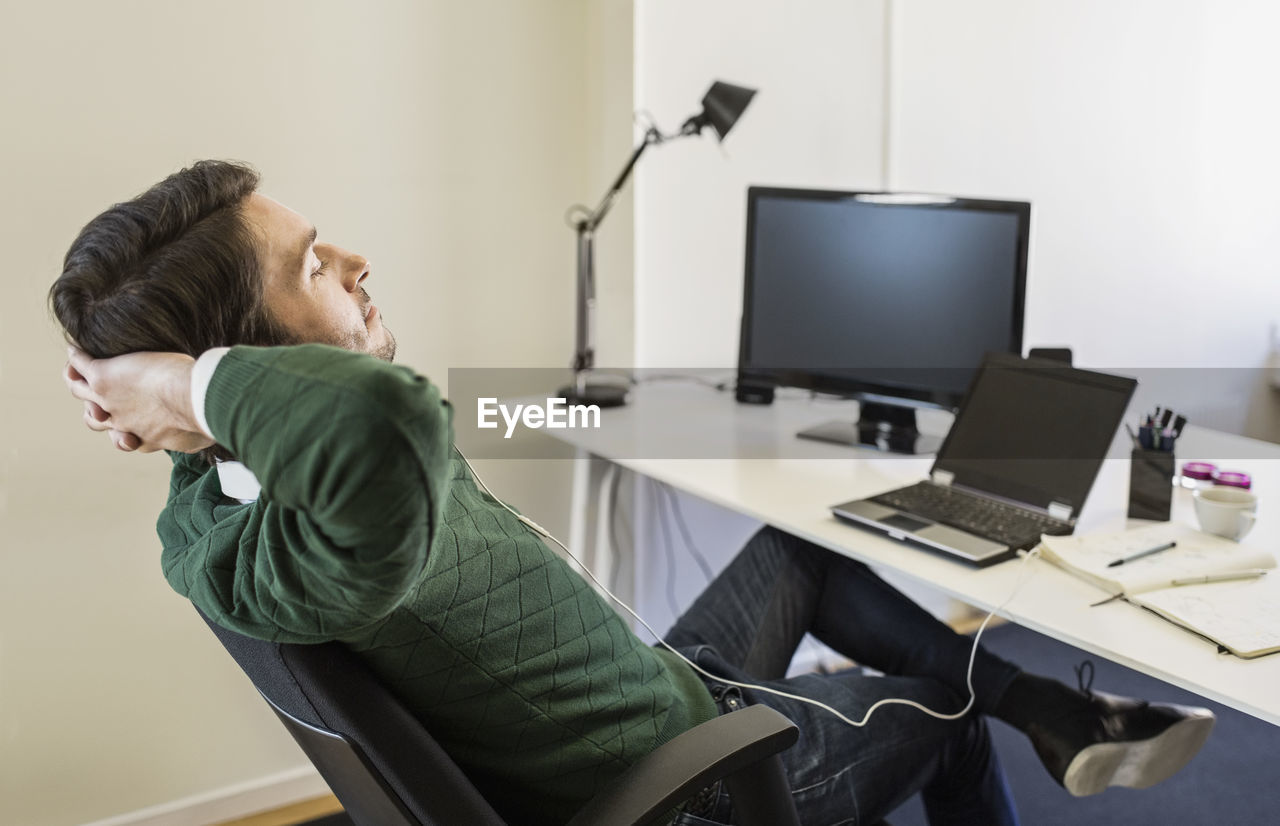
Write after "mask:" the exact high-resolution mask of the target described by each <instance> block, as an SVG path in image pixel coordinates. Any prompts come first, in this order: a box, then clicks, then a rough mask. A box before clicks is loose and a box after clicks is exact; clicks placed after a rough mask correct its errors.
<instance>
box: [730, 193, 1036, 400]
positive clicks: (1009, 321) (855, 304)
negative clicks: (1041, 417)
mask: <svg viewBox="0 0 1280 826" xmlns="http://www.w3.org/2000/svg"><path fill="white" fill-rule="evenodd" d="M1030 215H1031V207H1030V204H1027V203H1025V202H1019V201H991V200H977V199H968V198H949V197H940V196H917V195H905V194H889V193H853V192H830V191H820V190H818V191H815V190H795V189H777V188H764V187H752V188H751V190H750V191H749V195H748V217H747V251H746V289H745V292H744V307H743V319H742V321H743V326H742V342H741V351H740V364H739V367H740V373H741V374H742V375H743V376H746V377H748V379H749V380H753V381H764V382H767V383H773V384H781V385H792V386H800V387H807V388H810V389H815V390H825V391H831V392H839V393H850V394H874V395H879V396H887V397H890V398H895V399H897V398H901V399H906V400H913V401H915V402H923V403H929V404H937V405H941V406H945V407H955V406H957V405H958V404H959V402H960V400H961V399H962V398H963V395H964V391H965V389H966V387H967V386H968V384H969V381H970V379H971V378H972V377H973V373H974V370H975V369H976V368H977V366H978V365H979V364H980V363H981V361H982V357H983V354H984V353H986V352H988V351H997V352H1012V353H1019V352H1021V348H1022V313H1023V293H1024V287H1025V283H1026V260H1027V238H1028V232H1029V224H1030Z"/></svg>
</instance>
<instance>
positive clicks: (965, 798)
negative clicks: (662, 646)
mask: <svg viewBox="0 0 1280 826" xmlns="http://www.w3.org/2000/svg"><path fill="white" fill-rule="evenodd" d="M805 632H809V633H812V634H813V635H814V636H815V637H816V638H817V639H819V640H821V641H822V642H823V643H825V644H827V645H829V646H830V647H831V648H833V649H835V650H836V651H838V652H839V653H841V654H843V655H844V656H846V657H848V658H849V659H851V660H853V661H854V662H855V663H858V664H859V665H860V666H867V667H869V668H871V669H874V670H876V671H878V672H882V674H883V676H880V675H875V676H870V675H866V674H864V673H863V671H862V670H861V669H854V670H851V671H847V672H842V673H839V674H831V675H819V674H806V675H801V676H797V677H793V678H791V679H787V678H786V677H785V674H786V670H787V668H788V666H789V664H790V662H791V657H792V655H793V654H794V652H795V649H796V646H797V645H798V644H799V643H800V640H801V638H802V637H803V636H804V634H805ZM666 639H667V642H668V643H669V644H670V645H672V646H673V647H675V648H676V649H678V650H680V652H681V653H682V654H684V655H685V656H687V657H689V659H691V660H693V661H694V662H696V663H697V664H698V665H699V666H701V667H702V668H704V669H706V670H707V671H709V672H710V673H712V674H715V675H717V676H721V677H727V678H728V679H731V680H736V681H739V682H752V683H757V684H760V685H763V686H767V687H769V688H775V689H779V690H782V691H786V692H789V693H792V694H798V695H801V696H804V697H808V698H811V699H814V700H819V701H821V702H824V703H826V704H827V705H830V706H832V707H834V708H836V709H839V710H840V711H841V712H842V713H843V714H845V715H846V716H848V717H850V718H852V719H854V720H859V719H860V718H861V717H862V716H863V714H864V713H865V711H866V709H867V708H868V707H869V706H870V705H871V704H872V703H874V702H876V701H877V700H880V699H882V698H886V697H902V698H907V699H912V700H915V701H916V702H919V703H921V704H923V705H925V706H927V707H928V708H931V709H934V710H937V711H940V712H945V713H951V712H955V711H959V710H960V709H961V708H963V707H964V704H965V702H966V701H967V700H968V697H969V689H968V686H967V685H966V682H965V674H966V671H967V669H968V663H969V656H970V651H971V650H972V641H971V640H970V639H968V638H966V637H963V636H960V635H958V634H956V633H955V632H953V631H952V630H951V629H950V628H948V627H947V626H946V625H944V624H943V623H941V622H939V621H938V620H937V619H935V618H934V617H933V616H932V615H931V614H929V613H928V612H927V611H925V610H924V609H922V608H920V607H919V606H918V605H916V604H915V603H914V602H912V601H911V600H910V599H908V598H907V597H905V596H903V595H902V594H901V593H899V592H898V591H896V590H894V589H893V588H892V587H890V586H889V585H888V584H887V583H885V582H884V581H883V580H881V579H880V578H879V577H877V576H876V575H875V574H873V573H872V572H871V571H870V569H868V568H867V567H866V566H865V565H863V564H861V563H859V562H855V561H853V560H851V559H847V558H845V557H842V556H840V555H838V554H834V553H832V552H830V551H827V550H825V549H824V548H821V547H819V546H817V545H814V544H812V543H810V542H807V541H805V540H802V539H798V538H796V537H794V536H791V535H789V534H786V533H783V532H781V531H778V530H776V529H773V528H765V529H763V530H761V531H760V532H759V533H757V534H756V535H755V536H754V537H753V538H752V539H751V540H750V541H749V542H748V543H747V544H746V546H745V547H744V548H743V549H742V551H741V552H740V553H739V554H738V556H737V557H736V558H735V559H734V561H733V562H731V563H730V564H729V566H728V567H727V568H726V569H725V570H724V571H723V572H722V573H721V574H720V576H718V577H717V578H716V580H715V581H714V582H712V583H711V585H710V586H709V587H708V588H707V590H706V591H704V592H703V593H702V595H701V596H700V597H699V598H698V599H697V600H696V601H695V602H694V604H693V605H692V606H691V607H690V608H689V610H688V611H687V612H685V614H684V615H683V616H682V617H681V618H680V619H679V620H678V621H677V622H676V624H675V626H674V627H673V628H672V629H671V631H670V633H669V634H668V635H667V637H666ZM1017 674H1018V668H1017V667H1016V666H1014V665H1012V664H1010V663H1007V662H1005V661H1004V660H1001V659H999V658H998V657H996V656H994V655H992V654H990V653H988V652H986V651H984V650H982V649H979V650H978V653H977V657H976V659H975V662H974V670H973V685H974V690H975V693H976V697H977V699H976V703H975V708H974V710H972V711H971V712H970V713H969V714H967V715H965V716H964V717H962V718H960V719H958V720H939V719H937V718H935V717H932V716H929V715H927V714H925V713H924V712H922V711H920V710H918V709H914V708H910V707H907V706H902V705H888V706H882V707H881V708H879V709H878V710H877V711H876V712H875V713H874V714H873V715H872V716H871V720H870V722H868V723H867V725H866V726H865V727H862V728H854V727H852V726H849V725H848V724H846V723H844V722H842V721H841V720H839V719H838V718H836V717H835V716H833V715H832V714H830V713H829V712H827V711H824V710H822V709H818V708H815V707H813V706H811V705H809V704H807V703H802V702H800V701H797V700H792V699H788V698H785V697H778V696H776V695H773V694H769V693H766V692H762V691H758V690H755V689H749V688H748V689H739V688H736V687H730V686H726V685H725V684H724V683H721V682H718V681H716V680H714V679H709V678H706V677H705V676H704V681H705V682H706V684H707V687H708V689H709V690H710V691H711V693H712V696H713V697H715V698H716V699H717V701H718V702H719V703H720V706H721V709H722V710H726V709H728V710H731V709H732V708H733V707H736V705H737V704H739V703H741V702H745V703H761V704H763V705H767V706H770V707H772V708H774V709H776V710H778V711H779V712H781V713H782V714H784V715H786V716H787V717H788V718H789V719H791V720H792V721H793V722H794V723H795V724H796V725H797V726H798V727H799V729H800V739H799V741H798V742H797V743H796V745H795V746H793V747H792V748H790V749H788V750H787V751H785V752H784V753H783V754H782V755H781V757H782V762H783V766H784V768H785V770H786V773H787V778H788V780H789V782H790V784H791V793H792V797H793V799H794V800H795V804H796V809H797V811H798V812H799V814H800V822H801V823H802V824H805V826H834V824H874V823H878V822H879V821H880V820H882V819H883V818H884V817H885V816H886V815H887V814H889V813H890V812H891V811H893V809H895V808H896V807H897V806H898V805H899V804H901V803H902V802H903V801H904V800H906V799H907V798H908V797H910V796H911V795H912V794H914V793H916V792H920V793H921V796H922V799H923V801H924V806H925V810H926V812H927V813H928V816H929V822H930V823H931V824H934V826H1006V825H1010V826H1012V824H1016V823H1017V822H1018V820H1017V814H1016V811H1015V809H1014V805H1013V801H1012V798H1011V796H1010V793H1009V789H1008V786H1007V784H1006V782H1005V779H1004V772H1003V771H1002V769H1001V768H1000V763H999V760H998V759H997V757H996V754H995V751H994V750H993V748H992V745H991V739H990V735H989V733H988V731H987V726H986V722H985V720H984V719H983V717H982V716H981V713H982V712H989V711H990V710H991V709H992V708H994V706H995V703H996V702H997V701H998V700H999V699H1000V696H1001V695H1002V694H1003V693H1004V690H1005V688H1006V687H1007V686H1008V685H1009V683H1010V682H1011V681H1012V680H1013V678H1014V677H1015V676H1017ZM706 817H707V818H708V819H702V818H699V817H696V816H694V815H692V814H682V815H680V816H679V817H677V819H676V821H675V823H676V824H681V826H684V825H685V824H701V823H708V822H711V823H729V822H730V821H731V817H732V813H731V802H730V801H729V799H728V796H727V795H726V794H724V793H720V794H719V796H718V797H717V798H716V800H715V803H714V806H713V807H712V808H711V809H710V810H709V811H708V812H707V813H706Z"/></svg>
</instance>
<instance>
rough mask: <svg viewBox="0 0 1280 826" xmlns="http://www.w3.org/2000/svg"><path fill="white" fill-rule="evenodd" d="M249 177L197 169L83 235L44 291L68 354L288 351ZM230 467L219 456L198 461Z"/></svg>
mask: <svg viewBox="0 0 1280 826" xmlns="http://www.w3.org/2000/svg"><path fill="white" fill-rule="evenodd" d="M257 186H258V173H257V172H255V171H254V170H253V169H252V168H251V167H248V166H245V165H243V164H238V163H229V162H226V161H199V162H197V163H195V164H193V165H192V166H190V167H188V168H187V169H184V170H182V171H181V172H175V173H174V174H172V175H170V176H169V177H167V178H165V179H164V180H163V181H161V182H160V183H158V184H156V185H155V186H153V187H151V188H150V189H148V190H147V191H146V192H144V193H142V194H141V195H139V196H138V197H136V198H134V199H133V200H131V201H125V202H124V203H121V204H116V205H115V206H113V207H111V208H110V209H108V210H107V211H106V212H104V213H102V214H101V215H99V216H98V217H97V218H94V219H93V220H92V221H90V222H89V223H88V224H87V225H85V228H84V229H82V230H80V234H79V235H78V236H77V237H76V240H75V241H74V242H72V244H71V249H69V250H68V251H67V257H66V259H65V260H64V261H63V264H62V275H60V276H59V277H58V280H57V281H55V282H54V284H53V287H52V288H51V289H50V290H49V304H50V306H51V307H52V309H53V313H54V315H55V316H56V317H57V319H58V322H59V323H60V324H61V325H62V329H63V330H64V331H66V334H67V337H68V338H69V339H70V340H71V342H72V343H73V344H75V345H76V346H78V347H79V348H80V349H81V350H84V351H85V352H86V353H88V354H89V355H90V356H93V357H94V358H110V357H111V356H119V355H123V354H124V353H135V352H141V351H160V352H168V353H186V354H187V355H189V356H192V357H199V355H200V354H201V353H203V352H204V351H206V350H209V349H211V348H213V347H227V346H231V345H233V344H257V345H264V346H267V345H273V344H288V343H291V340H290V337H289V336H288V335H287V334H286V333H285V331H284V329H283V328H282V327H280V326H279V325H278V324H276V323H275V322H274V321H273V320H272V317H271V315H270V313H269V312H268V310H267V307H266V304H265V302H264V298H263V291H264V287H263V277H262V276H263V272H262V266H261V263H260V261H259V259H258V255H257V248H256V246H255V244H254V236H253V231H252V230H251V229H250V228H249V226H248V224H247V223H246V222H245V218H244V205H245V200H246V199H247V198H248V197H249V195H250V194H252V193H253V191H254V190H255V189H256V188H257ZM202 453H203V455H204V457H205V459H206V460H208V461H209V462H210V463H212V461H213V460H214V459H215V458H217V459H226V458H230V454H229V453H227V451H226V450H225V449H223V448H222V447H220V446H218V445H215V446H214V447H212V448H210V449H208V450H205V451H203V452H202Z"/></svg>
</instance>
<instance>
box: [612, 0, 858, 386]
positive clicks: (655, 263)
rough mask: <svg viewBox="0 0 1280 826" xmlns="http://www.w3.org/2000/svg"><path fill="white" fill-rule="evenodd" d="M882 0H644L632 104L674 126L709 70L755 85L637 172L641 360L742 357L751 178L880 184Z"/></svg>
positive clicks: (649, 363) (699, 361)
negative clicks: (730, 111)
mask: <svg viewBox="0 0 1280 826" xmlns="http://www.w3.org/2000/svg"><path fill="white" fill-rule="evenodd" d="M882 63H883V9H882V2H881V0H872V1H871V2H867V1H866V0H860V1H859V2H847V0H810V1H809V2H804V3H779V2H768V0H748V1H745V2H727V0H715V2H709V1H704V2H697V3H688V2H678V0H656V2H648V3H640V4H637V8H636V58H635V66H636V68H635V72H636V105H637V107H639V108H643V109H647V110H648V111H649V112H650V113H652V115H653V117H654V119H655V120H656V121H657V123H658V124H659V125H660V126H661V127H662V128H663V129H664V130H667V131H670V130H674V129H676V128H678V127H679V126H680V124H681V123H683V122H684V120H685V118H687V117H688V116H689V115H692V114H694V113H696V112H698V111H699V110H700V103H699V102H700V101H701V99H702V95H703V93H704V92H705V91H706V90H707V87H709V86H710V85H711V81H713V80H724V81H727V82H729V83H735V84H737V85H740V86H748V87H752V88H756V89H759V94H757V95H756V97H755V99H754V100H753V101H752V102H751V105H750V107H749V108H748V109H747V110H746V112H745V113H744V114H743V116H742V119H741V120H740V121H739V122H738V124H737V125H736V126H735V127H734V130H733V131H732V132H730V133H729V136H728V137H727V138H726V139H725V142H724V143H723V145H722V146H721V147H719V148H718V147H717V146H716V138H715V135H714V133H713V132H711V131H710V130H707V132H706V133H705V134H704V135H703V136H702V137H701V138H698V139H687V140H683V141H679V142H676V143H672V144H668V145H665V146H660V147H657V148H656V149H652V150H650V154H648V155H646V157H645V158H644V160H643V161H642V164H641V168H640V169H639V170H637V173H636V178H637V179H636V241H635V243H636V273H637V275H636V292H635V314H636V321H635V323H636V364H637V365H638V366H640V367H656V368H668V367H732V366H734V365H736V364H737V360H738V324H739V315H740V314H741V311H742V266H743V248H744V245H745V239H744V227H745V218H746V188H747V186H748V185H749V184H775V185H779V186H789V185H794V186H806V185H813V186H832V187H872V188H874V187H878V186H879V185H880V179H881V174H882V168H881V158H882V156H881V141H882V113H883V106H882V91H883V89H882V86H883V75H882V74H881V68H882Z"/></svg>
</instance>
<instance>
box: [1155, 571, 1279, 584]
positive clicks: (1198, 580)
mask: <svg viewBox="0 0 1280 826" xmlns="http://www.w3.org/2000/svg"><path fill="white" fill-rule="evenodd" d="M1266 573H1267V571H1266V569H1265V568H1253V569H1250V570H1247V571H1228V572H1227V573H1224V574H1209V575H1207V576H1193V577H1189V578H1187V579H1175V580H1174V581H1173V582H1171V583H1169V584H1170V585H1203V584H1205V583H1206V582H1231V581H1232V580H1237V579H1257V578H1258V577H1260V576H1263V575H1265V574H1266Z"/></svg>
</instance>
